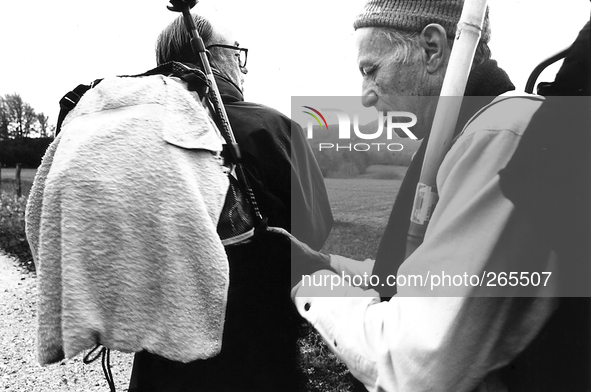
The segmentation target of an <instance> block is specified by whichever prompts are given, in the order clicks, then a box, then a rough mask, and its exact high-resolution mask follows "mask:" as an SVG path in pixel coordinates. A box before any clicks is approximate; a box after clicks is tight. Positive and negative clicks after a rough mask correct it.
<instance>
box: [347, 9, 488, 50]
mask: <svg viewBox="0 0 591 392" xmlns="http://www.w3.org/2000/svg"><path fill="white" fill-rule="evenodd" d="M463 4H464V1H463V0H368V2H367V4H366V5H365V8H364V9H363V12H362V13H361V14H360V15H359V16H357V18H356V19H355V23H354V24H353V27H354V28H355V30H357V29H359V28H362V27H391V28H393V29H396V30H403V31H407V32H417V33H420V32H421V31H422V30H423V28H424V27H425V26H427V25H428V24H430V23H438V24H440V25H441V26H442V27H443V28H444V29H445V31H446V33H447V36H448V37H449V38H451V39H453V38H455V36H456V26H457V24H458V21H459V20H460V15H461V14H462V6H463ZM480 40H481V41H484V42H488V41H489V40H490V23H489V18H488V7H487V8H486V14H485V17H484V25H483V29H482V34H481V37H480Z"/></svg>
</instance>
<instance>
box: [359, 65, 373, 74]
mask: <svg viewBox="0 0 591 392" xmlns="http://www.w3.org/2000/svg"><path fill="white" fill-rule="evenodd" d="M359 71H360V72H361V75H363V76H372V75H373V74H374V73H375V71H376V67H375V66H371V67H359Z"/></svg>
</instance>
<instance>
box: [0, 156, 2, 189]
mask: <svg viewBox="0 0 591 392" xmlns="http://www.w3.org/2000/svg"><path fill="white" fill-rule="evenodd" d="M0 196H2V162H0Z"/></svg>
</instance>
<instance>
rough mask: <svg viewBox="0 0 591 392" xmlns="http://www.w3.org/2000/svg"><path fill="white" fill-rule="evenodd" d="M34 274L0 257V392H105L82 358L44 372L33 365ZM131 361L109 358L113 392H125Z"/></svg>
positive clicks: (98, 374) (94, 366) (97, 366)
mask: <svg viewBox="0 0 591 392" xmlns="http://www.w3.org/2000/svg"><path fill="white" fill-rule="evenodd" d="M36 283H37V282H36V277H35V274H34V273H30V272H27V271H26V270H24V269H23V268H21V267H20V266H19V265H18V262H17V260H15V259H14V258H11V257H9V256H6V255H4V254H2V253H0V392H2V391H26V392H46V391H51V392H65V391H89V392H108V391H109V387H108V385H107V382H106V380H105V378H104V376H103V370H102V367H101V363H100V360H97V361H96V362H93V363H91V364H88V365H85V364H83V363H82V357H83V355H82V354H80V355H78V356H77V357H75V358H72V359H69V360H64V361H61V362H59V363H56V364H53V365H47V366H43V367H42V366H40V365H39V363H38V362H37V359H36V355H37V353H36V348H35V336H36V328H37V322H36V313H37V285H36ZM132 358H133V356H132V355H131V354H123V353H119V352H111V369H112V371H113V377H114V379H115V385H116V387H117V391H119V392H122V391H127V383H128V380H129V375H130V373H131V363H132Z"/></svg>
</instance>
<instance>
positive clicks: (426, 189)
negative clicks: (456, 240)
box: [406, 0, 486, 257]
mask: <svg viewBox="0 0 591 392" xmlns="http://www.w3.org/2000/svg"><path fill="white" fill-rule="evenodd" d="M485 12H486V0H465V1H464V7H463V8H462V14H461V16H460V20H459V22H458V27H457V30H456V37H455V43H454V45H453V48H452V51H451V55H450V58H449V63H448V66H447V71H446V73H445V78H444V79H443V86H442V87H441V94H440V97H439V102H438V103H437V109H436V110H435V117H434V118H433V125H432V127H431V133H430V135H429V141H428V143H427V149H426V151H425V159H424V161H423V167H422V169H421V176H420V178H419V183H418V184H417V189H416V193H415V200H414V205H413V210H412V213H411V217H410V226H409V229H408V236H407V242H406V257H408V256H410V255H411V254H412V253H413V252H414V251H415V249H416V248H417V247H418V246H419V245H420V244H421V243H422V242H423V238H424V236H425V231H426V230H427V225H428V224H429V220H430V218H431V214H432V213H433V210H434V209H435V205H436V204H437V200H438V199H439V197H438V194H437V184H436V177H437V171H438V170H439V166H440V165H441V162H442V161H443V158H445V154H447V151H448V150H449V149H450V147H451V142H452V138H453V134H454V130H455V128H456V123H457V121H458V115H459V113H460V107H461V105H462V99H461V98H460V97H462V96H463V95H464V92H465V90H466V83H467V81H468V75H469V74H470V69H471V68H472V61H473V59H474V53H475V52H476V45H477V44H478V41H479V40H480V35H481V32H482V26H483V24H484V16H485ZM452 97H457V98H452Z"/></svg>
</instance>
